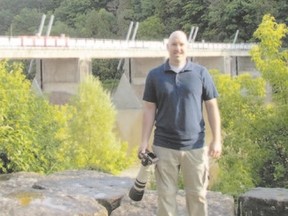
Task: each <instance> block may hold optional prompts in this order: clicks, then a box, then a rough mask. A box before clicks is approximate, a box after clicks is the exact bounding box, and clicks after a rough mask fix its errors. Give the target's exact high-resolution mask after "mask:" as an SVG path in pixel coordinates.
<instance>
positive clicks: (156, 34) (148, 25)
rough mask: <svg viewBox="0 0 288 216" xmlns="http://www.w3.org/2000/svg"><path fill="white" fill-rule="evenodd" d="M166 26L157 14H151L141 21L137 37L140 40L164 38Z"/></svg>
mask: <svg viewBox="0 0 288 216" xmlns="http://www.w3.org/2000/svg"><path fill="white" fill-rule="evenodd" d="M164 29H165V26H164V25H163V23H161V20H160V19H159V18H158V17H156V16H151V17H149V18H147V19H146V20H144V21H143V22H141V23H140V25H139V29H138V35H137V39H139V40H149V39H150V40H151V38H153V40H163V38H164V37H165V35H164Z"/></svg>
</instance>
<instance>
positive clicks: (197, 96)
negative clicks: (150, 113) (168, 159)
mask: <svg viewBox="0 0 288 216" xmlns="http://www.w3.org/2000/svg"><path fill="white" fill-rule="evenodd" d="M217 96H218V93H217V90H216V88H215V85H214V82H213V80H212V78H211V76H210V74H209V72H208V71H207V69H206V68H205V67H203V66H201V65H198V64H195V63H192V62H191V61H189V60H187V63H186V65H185V67H184V68H183V69H182V70H181V71H180V72H179V73H175V72H174V71H173V70H172V69H171V67H170V65H169V62H168V60H167V61H166V63H164V64H162V65H160V66H159V67H157V68H154V69H152V70H151V71H150V72H149V74H148V76H147V78H146V83H145V90H144V95H143V100H144V101H148V102H153V103H155V104H156V107H157V111H156V117H155V127H156V128H155V132H154V143H153V144H154V145H156V146H161V147H166V148H171V149H177V150H190V149H196V148H201V147H203V145H204V138H205V123H204V119H203V114H202V110H203V107H202V104H203V101H205V100H210V99H213V98H216V97H217Z"/></svg>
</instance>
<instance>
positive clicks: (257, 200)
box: [238, 188, 288, 216]
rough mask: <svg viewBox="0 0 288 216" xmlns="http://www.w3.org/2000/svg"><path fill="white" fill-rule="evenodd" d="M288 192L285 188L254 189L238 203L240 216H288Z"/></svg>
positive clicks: (240, 198)
mask: <svg viewBox="0 0 288 216" xmlns="http://www.w3.org/2000/svg"><path fill="white" fill-rule="evenodd" d="M287 215H288V190H287V189H284V188H254V189H252V190H250V191H248V192H246V193H245V194H243V195H242V196H240V197H239V201H238V216H287Z"/></svg>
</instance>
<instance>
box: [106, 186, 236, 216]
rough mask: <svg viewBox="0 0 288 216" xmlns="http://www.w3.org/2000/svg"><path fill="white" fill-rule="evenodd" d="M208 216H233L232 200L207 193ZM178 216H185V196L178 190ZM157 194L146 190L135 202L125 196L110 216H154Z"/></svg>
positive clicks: (218, 194)
mask: <svg viewBox="0 0 288 216" xmlns="http://www.w3.org/2000/svg"><path fill="white" fill-rule="evenodd" d="M207 197H208V216H234V199H233V197H231V196H227V195H223V194H221V193H219V192H211V191H209V192H208V196H207ZM177 203H178V213H179V216H186V215H187V213H186V208H185V194H184V191H182V190H180V191H179V193H178V195H177ZM156 211H157V194H156V192H155V191H151V190H146V191H145V193H144V196H143V199H142V200H141V201H139V202H135V201H132V200H130V199H129V197H128V196H127V195H126V196H125V197H124V198H123V200H122V202H121V206H120V207H119V208H117V209H115V210H114V211H113V212H112V214H111V216H156Z"/></svg>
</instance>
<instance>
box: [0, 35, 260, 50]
mask: <svg viewBox="0 0 288 216" xmlns="http://www.w3.org/2000/svg"><path fill="white" fill-rule="evenodd" d="M166 43H167V39H165V40H163V41H125V40H109V39H90V38H69V37H65V36H61V37H51V36H49V37H42V36H16V37H7V36H0V49H1V48H24V47H29V48H33V47H35V48H39V47H40V48H43V47H47V48H69V49H133V48H144V49H166ZM253 45H255V44H252V43H238V44H233V43H207V42H194V43H189V48H190V49H203V50H205V49H206V50H250V49H251V48H252V46H253Z"/></svg>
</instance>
